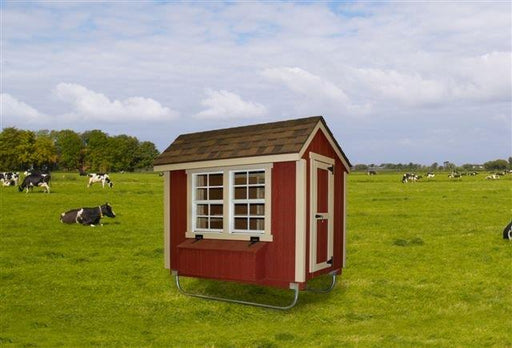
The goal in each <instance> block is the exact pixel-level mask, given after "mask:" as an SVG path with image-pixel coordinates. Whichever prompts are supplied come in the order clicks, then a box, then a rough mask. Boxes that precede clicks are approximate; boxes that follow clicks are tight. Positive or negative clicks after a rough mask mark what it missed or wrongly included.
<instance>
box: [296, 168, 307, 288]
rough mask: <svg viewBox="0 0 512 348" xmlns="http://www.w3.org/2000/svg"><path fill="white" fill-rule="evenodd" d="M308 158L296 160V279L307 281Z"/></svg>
mask: <svg viewBox="0 0 512 348" xmlns="http://www.w3.org/2000/svg"><path fill="white" fill-rule="evenodd" d="M306 168H307V165H306V160H304V159H301V160H298V161H297V162H295V281H296V282H299V283H302V282H305V281H306V224H307V220H306V219H307V204H306V202H307V181H306V177H307V173H306Z"/></svg>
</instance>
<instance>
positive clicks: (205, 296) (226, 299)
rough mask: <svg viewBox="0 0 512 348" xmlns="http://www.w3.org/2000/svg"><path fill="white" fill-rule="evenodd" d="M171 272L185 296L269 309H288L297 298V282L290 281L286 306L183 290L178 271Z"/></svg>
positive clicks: (293, 304) (295, 302)
mask: <svg viewBox="0 0 512 348" xmlns="http://www.w3.org/2000/svg"><path fill="white" fill-rule="evenodd" d="M173 274H174V275H175V277H176V287H177V288H178V290H179V291H180V292H181V293H182V294H184V295H187V296H192V297H198V298H203V299H207V300H214V301H223V302H229V303H238V304H243V305H248V306H255V307H263V308H270V309H279V310H287V309H290V308H292V307H293V306H295V305H296V304H297V300H298V299H299V284H297V283H290V289H292V290H294V296H293V301H292V303H290V304H289V305H287V306H274V305H270V304H266V303H259V302H249V301H241V300H235V299H230V298H224V297H215V296H208V295H201V294H193V293H190V292H187V291H185V290H184V289H183V288H182V287H181V284H180V276H179V274H178V272H177V271H173Z"/></svg>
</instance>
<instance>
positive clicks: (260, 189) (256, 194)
mask: <svg viewBox="0 0 512 348" xmlns="http://www.w3.org/2000/svg"><path fill="white" fill-rule="evenodd" d="M263 198H265V186H256V187H249V199H263Z"/></svg>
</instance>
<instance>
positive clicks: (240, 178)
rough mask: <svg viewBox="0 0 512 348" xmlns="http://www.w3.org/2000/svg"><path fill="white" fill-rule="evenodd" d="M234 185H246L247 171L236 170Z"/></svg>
mask: <svg viewBox="0 0 512 348" xmlns="http://www.w3.org/2000/svg"><path fill="white" fill-rule="evenodd" d="M234 177H235V185H247V173H246V172H238V173H235V175H234Z"/></svg>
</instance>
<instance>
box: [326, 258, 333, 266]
mask: <svg viewBox="0 0 512 348" xmlns="http://www.w3.org/2000/svg"><path fill="white" fill-rule="evenodd" d="M332 262H333V260H332V257H331V258H330V259H329V260H327V263H328V264H329V265H332Z"/></svg>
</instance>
